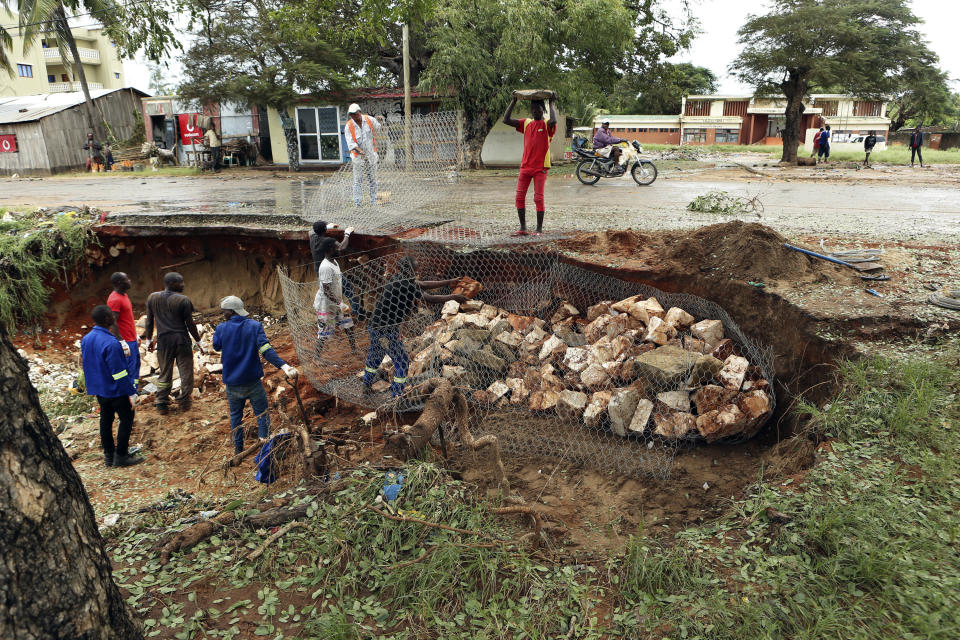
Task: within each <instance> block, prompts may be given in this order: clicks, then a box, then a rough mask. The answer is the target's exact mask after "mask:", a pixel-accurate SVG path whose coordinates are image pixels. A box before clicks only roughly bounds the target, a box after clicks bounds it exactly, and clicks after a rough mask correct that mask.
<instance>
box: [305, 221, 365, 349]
mask: <svg viewBox="0 0 960 640" xmlns="http://www.w3.org/2000/svg"><path fill="white" fill-rule="evenodd" d="M319 250H320V255H322V256H323V260H322V261H321V262H320V267H319V268H318V269H317V280H318V287H317V295H316V296H314V298H313V308H314V310H315V311H316V312H317V349H316V351H317V354H318V355H319V353H320V351H321V350H322V349H323V345H324V343H325V342H326V341H327V340H328V339H329V338H331V337H332V336H333V334H334V332H335V331H336V330H337V329H338V328H339V329H343V330H345V331H346V332H347V339H348V340H349V341H350V348H351V349H353V350H354V351H356V350H357V343H356V339H355V338H354V336H353V318H352V317H351V316H350V305H348V304H347V303H346V301H345V300H344V297H343V273H342V272H341V271H340V264H339V263H338V262H337V241H336V240H334V239H333V238H329V237H325V238H323V240H322V241H321V242H320V249H319Z"/></svg>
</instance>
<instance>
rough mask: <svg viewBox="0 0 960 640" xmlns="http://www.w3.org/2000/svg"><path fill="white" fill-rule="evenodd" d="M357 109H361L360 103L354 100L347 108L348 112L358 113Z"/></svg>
mask: <svg viewBox="0 0 960 640" xmlns="http://www.w3.org/2000/svg"><path fill="white" fill-rule="evenodd" d="M357 111H360V105H358V104H357V103H356V102H354V103H353V104H351V105H350V107H349V108H347V113H356V112H357Z"/></svg>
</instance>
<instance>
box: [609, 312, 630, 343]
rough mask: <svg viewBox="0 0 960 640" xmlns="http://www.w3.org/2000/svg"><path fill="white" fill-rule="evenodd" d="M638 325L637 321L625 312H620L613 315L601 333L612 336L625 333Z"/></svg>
mask: <svg viewBox="0 0 960 640" xmlns="http://www.w3.org/2000/svg"><path fill="white" fill-rule="evenodd" d="M637 326H638V321H636V320H634V319H633V318H631V317H630V316H629V315H627V314H625V313H621V314H619V315H616V316H614V317H613V319H611V320H610V322H608V323H607V324H606V325H605V326H604V327H603V332H602V335H605V336H607V337H608V338H614V337H616V336H620V335H623V334H625V333H626V332H627V331H630V330H631V329H635V328H637Z"/></svg>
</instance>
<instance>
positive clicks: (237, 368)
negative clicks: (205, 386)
mask: <svg viewBox="0 0 960 640" xmlns="http://www.w3.org/2000/svg"><path fill="white" fill-rule="evenodd" d="M220 308H221V309H223V317H224V319H225V320H226V322H222V323H221V324H219V325H217V329H216V331H214V333H213V348H214V349H216V350H217V351H220V352H221V353H222V357H221V360H222V362H223V384H224V385H226V387H227V403H228V404H229V406H230V429H231V431H232V432H233V450H234V452H235V453H240V452H242V451H243V426H242V424H241V423H242V422H243V408H244V405H246V403H247V400H248V399H249V400H250V406H251V407H253V413H254V415H255V416H256V417H257V435H258V436H260V441H261V442H265V441H266V440H267V436H268V435H269V434H270V414H269V413H268V412H267V391H266V389H264V388H263V382H261V379H262V378H263V365H261V364H260V356H263V357H264V358H266V360H267V362H270V363H271V364H273V365H274V366H276V367H277V368H278V369H282V370H283V373H284V374H286V376H287V377H288V378H290V379H293V380H294V384H296V377H297V370H296V369H294V368H293V367H291V366H290V365H289V364H287V363H286V362H284V361H283V359H282V358H281V357H280V356H279V355H277V352H276V351H274V350H273V347H271V346H270V341H269V340H267V334H265V333H264V332H263V325H261V324H260V323H259V322H257V321H256V320H254V319H253V318H249V317H248V316H249V315H250V314H249V313H248V312H247V310H246V309H244V308H243V301H241V300H240V298H238V297H237V296H227V297H226V298H224V299H223V300H221V301H220Z"/></svg>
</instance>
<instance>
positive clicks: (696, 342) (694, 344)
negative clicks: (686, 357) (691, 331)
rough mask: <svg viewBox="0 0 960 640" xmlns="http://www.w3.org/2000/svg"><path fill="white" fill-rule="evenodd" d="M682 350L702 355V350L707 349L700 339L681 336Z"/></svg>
mask: <svg viewBox="0 0 960 640" xmlns="http://www.w3.org/2000/svg"><path fill="white" fill-rule="evenodd" d="M683 348H684V349H686V350H687V351H693V352H694V353H703V351H704V349H706V348H707V343H706V342H704V341H703V340H701V339H700V338H694V337H693V336H683Z"/></svg>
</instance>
